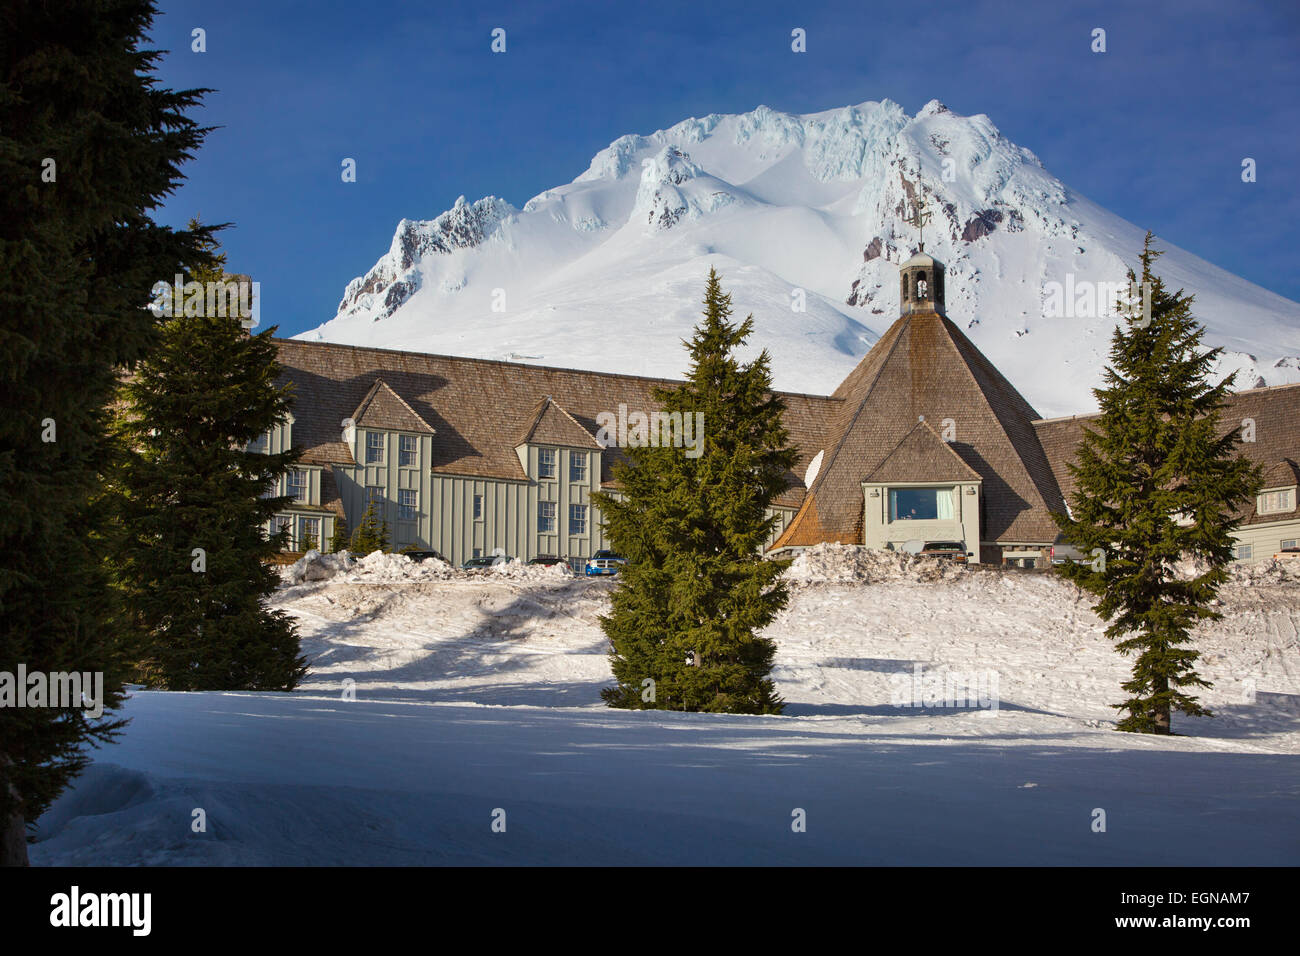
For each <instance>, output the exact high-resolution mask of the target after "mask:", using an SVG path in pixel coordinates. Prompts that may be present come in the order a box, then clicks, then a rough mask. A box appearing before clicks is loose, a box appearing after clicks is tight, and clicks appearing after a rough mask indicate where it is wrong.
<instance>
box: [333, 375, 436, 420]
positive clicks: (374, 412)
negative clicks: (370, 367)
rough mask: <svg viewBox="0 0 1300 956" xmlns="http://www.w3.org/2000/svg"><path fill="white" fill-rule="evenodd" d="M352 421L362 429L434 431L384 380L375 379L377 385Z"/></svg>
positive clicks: (354, 413)
mask: <svg viewBox="0 0 1300 956" xmlns="http://www.w3.org/2000/svg"><path fill="white" fill-rule="evenodd" d="M352 420H353V421H355V422H356V423H357V425H358V426H360V427H362V428H391V429H393V430H395V431H403V432H423V433H425V434H433V431H434V430H433V428H432V427H430V425H429V423H428V422H426V421H425V420H424V419H423V418H421V417H420V416H419V414H417V413H416V411H415V409H413V408H411V406H410V405H408V404H406V402H405V400H403V398H402V396H400V395H398V394H397V393H396V392H394V391H393V390H392V389H391V388H389V387H388V384H387V383H386V382H385V381H384V380H383V379H382V378H376V379H375V384H374V385H372V386H371V387H370V391H368V392H367V393H366V397H365V398H363V399H362V400H361V404H360V405H358V406H357V409H356V411H354V412H353V413H352Z"/></svg>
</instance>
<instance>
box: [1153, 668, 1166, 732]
mask: <svg viewBox="0 0 1300 956" xmlns="http://www.w3.org/2000/svg"><path fill="white" fill-rule="evenodd" d="M1153 689H1154V690H1155V692H1156V693H1157V694H1163V693H1165V691H1167V690H1169V681H1168V679H1167V678H1164V677H1161V678H1157V679H1156V680H1155V681H1154V687H1153ZM1154 717H1155V724H1156V729H1155V731H1154V733H1157V734H1164V735H1166V736H1167V735H1168V734H1169V733H1170V730H1169V701H1168V699H1164V700H1158V701H1156V702H1155V714H1154Z"/></svg>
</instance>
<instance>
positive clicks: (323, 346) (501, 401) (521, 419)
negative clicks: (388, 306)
mask: <svg viewBox="0 0 1300 956" xmlns="http://www.w3.org/2000/svg"><path fill="white" fill-rule="evenodd" d="M276 345H277V346H278V348H279V362H280V365H281V366H283V372H282V376H281V378H282V380H288V381H292V382H293V383H294V387H295V400H294V427H293V436H294V442H295V444H297V445H299V446H300V447H304V448H311V449H328V448H329V447H332V446H333V444H334V443H338V442H339V441H340V437H341V432H342V421H343V419H345V418H348V417H354V416H353V413H354V410H355V409H357V408H359V407H360V406H361V404H362V402H363V400H364V399H365V398H366V397H367V395H368V394H369V393H370V392H371V391H372V390H373V389H374V387H375V380H376V379H377V378H382V380H383V382H384V383H385V385H387V386H388V387H389V388H391V390H392V391H393V392H394V393H395V394H396V395H397V396H398V397H399V398H400V399H402V400H403V403H404V404H405V405H406V406H408V407H409V408H410V410H411V411H412V412H413V413H414V414H415V415H416V416H418V417H419V419H420V420H421V421H423V422H425V423H427V425H428V427H430V428H432V429H433V437H432V439H431V441H432V443H433V462H432V466H431V467H432V470H433V471H434V472H435V473H440V474H454V475H466V476H470V477H482V478H498V479H503V480H511V481H519V480H521V479H522V475H521V472H520V468H519V458H518V456H517V455H516V454H515V446H516V444H517V442H518V440H519V436H520V434H521V431H522V430H524V429H525V428H526V427H527V426H528V424H529V421H530V419H529V412H530V410H533V409H535V408H538V407H540V405H541V403H542V402H543V401H544V400H545V399H546V397H547V396H550V397H551V398H552V400H553V402H554V403H555V404H556V405H558V406H559V407H560V409H562V410H563V412H564V413H565V415H566V416H567V417H569V418H571V419H572V421H573V422H574V423H575V424H576V425H577V426H578V427H579V428H581V429H582V430H583V431H584V432H586V433H587V434H589V435H594V434H595V433H596V432H597V431H599V427H598V426H597V424H596V416H597V415H599V414H601V413H602V412H608V413H611V414H617V412H618V406H619V404H620V403H624V404H626V405H627V406H628V408H629V410H631V411H645V412H652V411H657V410H659V408H660V404H659V403H658V402H656V401H655V400H654V396H653V389H654V388H655V387H656V386H668V387H671V386H673V385H676V384H679V383H677V382H674V381H671V380H669V379H654V378H645V377H642V376H636V375H614V374H610V373H607V372H590V371H582V370H577V369H561V368H548V367H545V366H536V365H517V364H513V363H510V362H500V361H494V360H490V359H472V358H460V357H456V356H448V355H427V354H423V353H418V352H400V351H394V350H390V349H374V348H361V347H357V346H349V345H338V344H335V343H329V342H307V341H301V340H298V339H277V340H276ZM780 394H781V397H782V399H783V400H784V401H785V405H786V414H785V424H786V427H787V429H789V431H790V435H791V441H792V442H793V443H794V444H795V445H797V446H798V448H799V451H800V457H799V461H798V463H797V464H796V465H795V467H794V469H792V472H791V474H790V475H789V481H790V488H789V490H787V491H786V492H785V493H784V494H783V495H781V496H780V497H779V498H778V499H777V501H776V503H777V504H779V505H783V506H785V507H790V508H797V507H798V506H799V504H800V502H801V501H802V500H803V494H804V486H803V483H802V481H800V479H799V477H798V476H800V475H802V474H803V473H804V471H805V469H807V467H808V463H809V461H810V460H811V458H812V456H813V455H815V454H816V453H817V451H818V450H819V449H820V448H822V447H823V446H824V445H825V443H826V435H827V432H828V426H829V423H830V422H831V420H832V419H833V418H834V414H835V409H836V407H837V406H838V405H839V402H837V401H836V400H834V399H831V398H827V397H825V396H819V395H801V394H797V393H790V392H782V393H780ZM542 424H545V423H544V422H543V423H542ZM546 427H548V428H549V426H546ZM705 427H706V433H707V427H708V423H707V422H706V423H705ZM593 442H594V439H593ZM348 457H349V461H350V459H351V456H350V455H349V456H348ZM621 457H622V454H621V452H620V451H619V450H618V449H617V448H614V447H612V446H611V447H609V448H606V449H605V450H604V453H603V454H602V455H601V480H602V481H603V482H608V481H610V480H611V469H612V467H613V465H614V463H615V461H617V460H618V459H619V458H621Z"/></svg>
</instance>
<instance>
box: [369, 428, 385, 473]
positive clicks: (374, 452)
mask: <svg viewBox="0 0 1300 956" xmlns="http://www.w3.org/2000/svg"><path fill="white" fill-rule="evenodd" d="M383 463H384V436H383V433H382V432H366V464H367V465H382V464H383Z"/></svg>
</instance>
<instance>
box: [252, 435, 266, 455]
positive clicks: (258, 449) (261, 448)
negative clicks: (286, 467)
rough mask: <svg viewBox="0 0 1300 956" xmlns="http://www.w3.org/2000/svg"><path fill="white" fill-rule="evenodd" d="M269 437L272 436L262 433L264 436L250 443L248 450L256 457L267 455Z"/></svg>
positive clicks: (259, 436)
mask: <svg viewBox="0 0 1300 956" xmlns="http://www.w3.org/2000/svg"><path fill="white" fill-rule="evenodd" d="M269 437H270V436H269V435H268V434H267V433H266V432H262V434H260V435H258V436H257V437H256V438H254V439H253V440H252V441H250V442H249V443H248V450H249V451H250V452H252V453H253V454H254V455H265V454H266V448H267V439H268V438H269Z"/></svg>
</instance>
